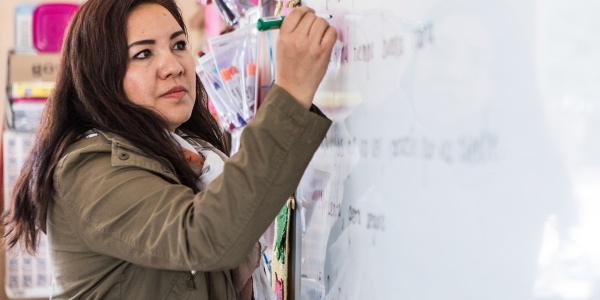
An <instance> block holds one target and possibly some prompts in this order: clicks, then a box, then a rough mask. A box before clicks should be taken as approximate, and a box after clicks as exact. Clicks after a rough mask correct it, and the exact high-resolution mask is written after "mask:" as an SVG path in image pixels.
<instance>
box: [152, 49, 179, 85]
mask: <svg viewBox="0 0 600 300" xmlns="http://www.w3.org/2000/svg"><path fill="white" fill-rule="evenodd" d="M183 70H184V68H183V65H182V64H181V63H180V62H179V60H178V59H177V57H176V56H175V55H174V54H173V53H172V52H169V53H165V54H164V55H161V59H160V65H159V71H158V72H159V76H160V78H162V79H166V78H169V77H173V76H179V75H181V74H183Z"/></svg>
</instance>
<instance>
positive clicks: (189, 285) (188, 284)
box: [187, 270, 196, 290]
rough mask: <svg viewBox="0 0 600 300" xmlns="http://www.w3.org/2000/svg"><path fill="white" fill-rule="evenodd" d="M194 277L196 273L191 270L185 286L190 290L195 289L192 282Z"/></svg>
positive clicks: (194, 284) (194, 283)
mask: <svg viewBox="0 0 600 300" xmlns="http://www.w3.org/2000/svg"><path fill="white" fill-rule="evenodd" d="M194 275H196V271H193V270H192V271H191V272H190V278H189V279H188V283H187V286H188V288H189V289H190V290H195V289H196V282H194Z"/></svg>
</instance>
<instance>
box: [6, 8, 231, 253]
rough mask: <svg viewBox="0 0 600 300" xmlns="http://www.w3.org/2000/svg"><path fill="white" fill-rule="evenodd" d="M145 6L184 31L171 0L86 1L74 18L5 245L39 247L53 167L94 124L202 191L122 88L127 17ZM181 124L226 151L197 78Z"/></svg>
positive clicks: (159, 128)
mask: <svg viewBox="0 0 600 300" xmlns="http://www.w3.org/2000/svg"><path fill="white" fill-rule="evenodd" d="M145 3H155V4H159V5H161V6H163V7H165V8H166V9H167V10H168V11H169V12H170V13H171V14H172V15H173V17H174V18H175V20H177V22H178V23H179V26H181V28H182V29H183V30H184V31H185V32H186V35H187V29H186V26H185V24H184V21H183V18H182V16H181V12H180V11H179V8H178V7H177V4H176V3H175V2H174V0H88V1H86V2H85V3H84V4H83V5H82V6H81V7H80V8H79V9H78V11H77V13H76V14H75V16H74V17H73V19H72V20H71V23H70V25H69V28H68V29H67V32H66V34H65V40H64V43H63V49H62V53H61V58H60V63H59V71H58V75H57V79H56V86H55V88H54V90H53V92H52V95H51V96H50V97H49V99H48V101H47V103H46V107H45V110H44V114H43V116H42V121H41V124H40V129H39V131H38V133H37V135H36V140H35V143H34V146H33V149H32V150H31V152H30V153H29V157H28V159H27V160H26V162H25V164H24V165H23V168H22V170H21V173H20V175H19V177H18V179H17V180H16V183H15V186H14V187H13V190H12V193H11V198H10V199H9V200H10V208H9V210H7V211H6V212H4V214H3V216H2V225H4V227H5V232H4V235H3V236H4V242H5V244H6V245H7V246H8V247H14V246H15V245H17V244H19V243H23V244H24V245H25V247H26V249H27V250H28V251H30V252H34V251H35V250H36V249H37V245H38V238H39V234H40V230H45V227H46V226H45V223H46V209H47V207H48V203H49V201H51V199H52V191H53V181H52V175H53V173H54V169H55V166H56V164H57V163H58V161H59V159H60V158H61V156H62V155H63V153H64V151H65V149H66V148H67V147H68V146H69V145H71V144H72V143H74V142H75V141H77V140H78V139H80V138H81V137H82V134H83V133H84V132H85V131H86V130H89V129H91V128H95V129H99V130H101V131H107V132H111V133H113V134H116V135H118V136H121V137H123V138H126V139H127V140H128V141H129V142H131V143H132V144H133V145H134V146H135V147H138V148H139V149H141V150H142V151H144V152H145V153H146V154H147V155H149V156H151V157H153V158H156V159H159V158H162V159H166V160H168V161H169V163H171V165H172V166H173V168H174V171H175V172H176V174H177V175H178V178H179V179H180V180H181V182H182V183H183V184H185V185H187V186H189V187H190V188H192V189H193V190H194V191H198V189H197V187H196V185H195V177H196V176H195V175H194V172H193V171H192V170H191V169H190V167H189V166H188V164H187V163H186V162H185V160H184V159H183V158H182V157H181V154H180V153H179V151H178V146H177V145H176V144H175V143H174V142H168V141H171V139H170V137H169V134H168V132H167V130H166V128H167V127H166V124H165V123H164V121H163V120H162V119H161V118H160V117H159V116H158V115H157V114H156V113H154V112H153V111H151V110H149V109H146V108H143V107H140V106H137V105H135V104H133V103H132V102H131V101H129V100H128V99H127V97H126V96H125V91H124V89H123V79H124V77H125V71H126V67H127V61H128V52H127V51H128V50H127V38H126V32H125V28H126V22H127V17H128V15H129V13H130V12H131V11H132V10H133V9H134V8H136V7H137V6H139V5H141V4H145ZM149 26H152V24H149ZM179 128H180V129H182V130H184V131H185V132H186V133H188V134H192V135H194V136H197V137H199V138H202V139H204V140H205V141H207V142H209V143H211V144H213V145H214V146H215V147H217V148H218V149H219V150H221V151H223V152H225V153H227V145H226V140H225V138H224V135H223V131H222V130H221V128H220V126H219V125H218V123H217V122H216V120H215V119H214V118H213V117H212V116H211V114H210V112H209V111H208V108H207V96H206V92H205V90H204V88H203V86H202V84H201V83H200V80H199V78H198V76H196V101H195V103H194V107H193V113H192V115H191V117H190V119H189V120H188V121H187V122H185V123H184V124H182V125H181V126H180V127H179ZM165 141H167V142H165Z"/></svg>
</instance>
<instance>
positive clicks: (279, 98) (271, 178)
mask: <svg viewBox="0 0 600 300" xmlns="http://www.w3.org/2000/svg"><path fill="white" fill-rule="evenodd" d="M311 111H314V110H311ZM311 111H309V110H306V109H305V108H303V107H302V106H301V105H300V104H299V103H298V102H297V101H296V100H295V99H293V98H292V97H291V96H290V95H289V94H288V93H287V92H286V91H285V90H283V89H281V88H280V87H278V86H276V85H275V86H273V88H272V89H271V91H270V92H269V94H268V95H267V97H266V99H265V102H264V103H263V105H262V106H261V108H260V109H259V110H258V112H257V114H256V116H255V117H254V118H253V120H252V121H251V122H250V123H249V124H248V125H247V126H246V128H245V129H244V131H243V133H242V136H241V147H240V149H239V151H238V152H237V153H236V154H235V155H233V156H232V157H231V158H230V159H229V160H228V161H227V162H226V163H225V167H224V170H223V173H222V174H221V175H220V176H218V177H217V178H216V179H215V180H214V181H213V182H212V183H211V184H210V185H209V186H208V188H207V189H206V191H203V192H200V193H198V194H194V193H193V192H192V190H191V189H190V188H188V187H186V186H184V185H181V184H174V183H173V182H172V181H170V180H168V178H167V177H165V176H159V175H157V174H156V173H157V172H158V171H160V170H159V169H160V168H156V169H157V170H156V171H157V172H152V171H150V170H149V169H147V168H140V167H136V166H134V165H126V164H125V165H118V166H115V163H114V161H115V160H116V159H123V158H124V157H123V156H122V155H123V154H122V153H121V154H115V153H114V152H115V150H114V148H115V147H118V145H117V146H115V145H114V144H113V145H112V148H113V151H112V154H110V153H105V154H101V153H100V154H99V153H97V152H95V153H94V154H90V153H88V155H85V154H83V153H82V152H79V153H76V154H74V153H73V152H72V153H70V154H68V155H67V156H66V157H65V158H63V159H62V160H61V162H60V163H59V165H58V166H57V168H56V171H55V176H54V185H55V188H56V193H57V194H56V197H55V202H56V204H58V205H60V206H62V207H63V209H64V210H65V211H66V212H67V213H66V215H67V216H68V218H69V223H71V225H72V226H73V228H74V230H75V231H76V232H77V235H78V236H79V238H80V239H81V240H82V241H83V243H84V244H85V246H86V247H87V248H88V249H89V251H90V252H95V253H98V254H102V255H108V256H112V257H116V258H120V259H122V260H126V261H129V262H132V263H135V264H138V265H142V266H146V267H152V268H161V269H169V270H197V271H214V270H221V269H231V268H233V267H235V266H237V265H238V263H239V262H240V261H241V260H242V259H243V258H244V257H245V256H246V255H247V254H248V252H249V250H250V249H251V247H252V246H253V245H254V244H255V243H256V242H257V241H258V239H259V237H260V235H261V234H262V233H263V232H264V230H265V229H266V228H267V227H268V225H269V224H270V223H271V222H272V221H273V219H274V218H275V216H276V215H277V213H278V212H279V210H280V209H281V207H282V206H283V204H284V203H285V201H286V200H287V198H288V197H289V196H290V195H291V194H292V193H293V192H294V190H295V189H296V187H297V185H298V183H299V181H300V179H301V177H302V174H303V172H304V170H305V169H306V167H307V165H308V163H309V162H310V160H311V158H312V156H313V155H314V153H315V151H316V150H317V148H318V147H319V145H320V143H321V141H322V140H323V138H324V136H325V134H326V133H327V130H328V129H329V126H330V125H331V121H330V120H328V119H326V118H324V117H323V116H322V114H320V113H319V112H316V113H315V112H311ZM317 111H318V110H317ZM119 155H121V156H119ZM115 156H117V158H115ZM108 160H111V162H109V161H108ZM163 171H165V172H168V171H167V170H163ZM67 183H68V184H67Z"/></svg>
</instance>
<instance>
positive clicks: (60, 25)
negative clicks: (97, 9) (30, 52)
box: [32, 3, 79, 52]
mask: <svg viewBox="0 0 600 300" xmlns="http://www.w3.org/2000/svg"><path fill="white" fill-rule="evenodd" d="M78 8H79V5H77V4H74V3H44V4H39V5H38V6H37V7H36V8H35V10H34V11H33V16H32V37H33V46H34V48H35V49H37V50H38V51H39V52H59V51H60V48H61V47H62V42H63V39H64V35H65V31H66V29H67V26H68V24H69V21H71V18H72V17H73V15H74V14H75V12H76V11H77V9H78Z"/></svg>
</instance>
